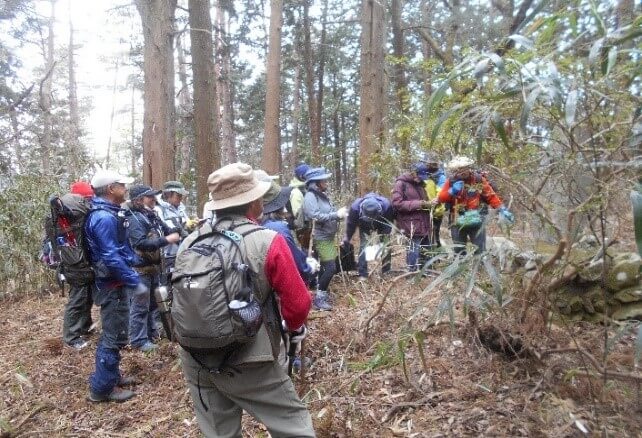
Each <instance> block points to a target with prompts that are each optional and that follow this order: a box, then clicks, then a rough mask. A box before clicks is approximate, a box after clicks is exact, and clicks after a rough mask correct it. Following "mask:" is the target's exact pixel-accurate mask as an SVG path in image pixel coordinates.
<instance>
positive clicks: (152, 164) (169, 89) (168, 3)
mask: <svg viewBox="0 0 642 438" xmlns="http://www.w3.org/2000/svg"><path fill="white" fill-rule="evenodd" d="M135 3H136V7H137V9H138V12H139V13H140V17H141V22H142V26H143V37H144V41H145V49H144V55H143V56H144V62H145V66H144V71H145V87H144V94H145V99H144V101H145V107H144V108H145V109H144V112H145V113H144V116H143V181H144V182H145V184H149V185H151V186H152V187H161V186H162V184H163V183H164V182H165V181H167V180H171V179H174V178H175V176H176V168H175V163H174V156H175V154H176V122H175V120H174V116H175V112H176V110H175V107H174V51H173V41H174V12H175V9H176V0H135Z"/></svg>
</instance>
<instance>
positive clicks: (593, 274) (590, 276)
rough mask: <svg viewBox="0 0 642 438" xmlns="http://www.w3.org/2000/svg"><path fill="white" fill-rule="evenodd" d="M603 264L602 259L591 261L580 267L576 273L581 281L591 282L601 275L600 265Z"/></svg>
mask: <svg viewBox="0 0 642 438" xmlns="http://www.w3.org/2000/svg"><path fill="white" fill-rule="evenodd" d="M603 265H604V259H599V260H594V261H591V262H590V263H589V264H588V265H586V266H584V267H582V268H581V269H580V270H579V272H578V275H579V277H580V279H582V281H586V282H593V281H600V278H601V277H602V266H603Z"/></svg>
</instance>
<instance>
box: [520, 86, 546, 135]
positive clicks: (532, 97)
mask: <svg viewBox="0 0 642 438" xmlns="http://www.w3.org/2000/svg"><path fill="white" fill-rule="evenodd" d="M541 92H542V89H541V88H535V89H534V90H533V91H531V94H529V95H528V97H527V98H526V102H524V107H523V108H522V114H521V115H520V117H519V128H520V129H521V130H522V132H523V133H526V124H527V123H528V116H530V114H531V110H532V109H533V106H534V105H535V102H536V101H537V98H538V97H539V95H540V93H541Z"/></svg>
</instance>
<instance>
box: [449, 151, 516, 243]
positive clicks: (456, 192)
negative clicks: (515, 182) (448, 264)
mask: <svg viewBox="0 0 642 438" xmlns="http://www.w3.org/2000/svg"><path fill="white" fill-rule="evenodd" d="M474 165H475V162H474V161H473V160H472V159H470V158H468V157H463V156H459V157H455V158H453V159H452V160H451V161H450V162H449V163H448V165H447V166H446V170H447V171H448V179H447V180H446V182H445V183H444V186H443V187H442V188H441V191H440V192H439V202H442V203H444V204H449V205H450V215H449V222H450V224H449V225H450V233H451V236H452V238H453V243H454V244H455V252H456V253H463V252H464V251H465V249H466V243H467V242H468V241H469V240H470V242H471V243H472V244H473V245H475V247H476V248H475V254H480V253H482V252H484V251H485V250H486V229H485V228H486V227H485V225H484V220H483V216H482V214H481V213H480V209H481V207H482V202H483V203H485V204H488V205H489V206H490V207H492V208H496V209H499V215H500V217H501V218H502V219H503V220H505V221H507V222H508V223H511V224H512V223H514V222H515V218H514V216H513V214H512V213H511V212H510V211H508V209H507V208H506V207H505V206H504V204H503V203H502V200H501V199H500V197H499V196H498V195H497V194H496V193H495V190H493V188H492V187H491V185H490V184H489V183H488V180H487V179H486V178H485V177H484V176H483V175H482V174H481V173H479V172H476V171H475V170H474V167H473V166H474Z"/></svg>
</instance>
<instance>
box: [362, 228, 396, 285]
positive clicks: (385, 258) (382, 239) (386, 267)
mask: <svg viewBox="0 0 642 438" xmlns="http://www.w3.org/2000/svg"><path fill="white" fill-rule="evenodd" d="M372 234H377V232H376V231H372V232H370V233H364V232H363V231H361V230H359V260H358V262H357V263H358V271H359V276H360V277H367V276H368V262H367V261H366V246H368V236H370V235H372ZM379 243H381V244H382V245H383V247H382V251H383V254H382V256H381V258H382V263H381V273H386V272H388V271H390V263H391V258H392V254H391V253H390V249H389V248H388V244H389V243H390V235H388V234H379Z"/></svg>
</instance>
